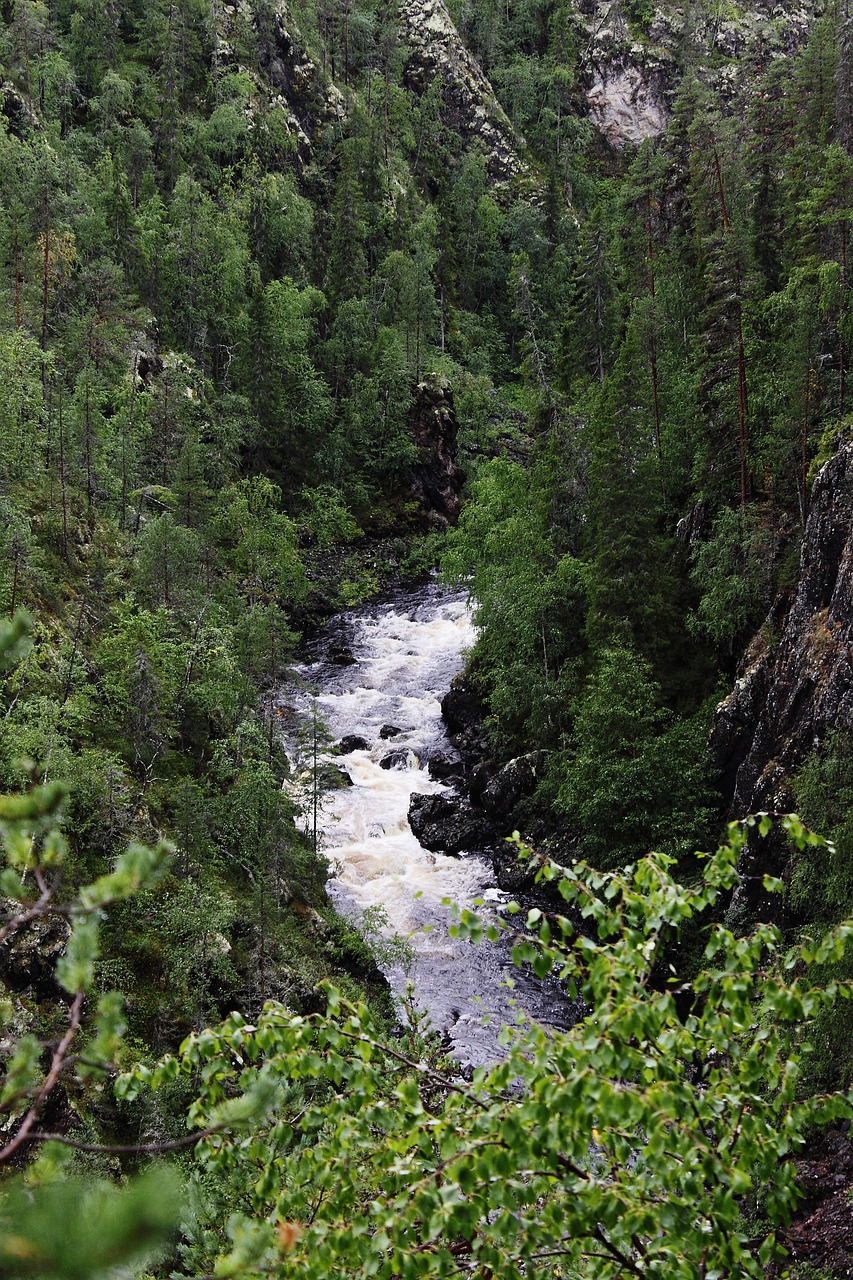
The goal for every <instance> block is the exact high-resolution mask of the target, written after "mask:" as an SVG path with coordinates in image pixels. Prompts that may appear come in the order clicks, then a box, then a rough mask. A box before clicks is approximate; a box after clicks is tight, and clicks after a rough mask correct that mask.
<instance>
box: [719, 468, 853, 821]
mask: <svg viewBox="0 0 853 1280" xmlns="http://www.w3.org/2000/svg"><path fill="white" fill-rule="evenodd" d="M833 729H843V730H853V443H845V444H843V445H842V446H841V447H840V448H839V450H838V452H837V453H836V454H835V456H834V457H833V458H832V459H831V460H830V461H829V462H827V463H826V464H825V466H824V467H823V468H822V470H821V471H820V473H819V474H818V476H817V479H816V480H815V483H814V489H813V492H812V503H811V510H810V514H809V518H808V521H807V524H806V529H805V534H804V537H803V545H802V552H801V557H800V577H799V585H798V586H797V589H796V592H795V593H794V594H793V596H789V597H787V598H780V599H779V600H777V602H776V604H775V605H774V607H773V609H772V611H771V613H770V615H769V617H768V618H767V620H766V622H765V624H764V626H763V627H762V628H761V630H760V631H759V633H758V634H757V635H756V636H755V638H754V639H753V641H752V643H751V644H750V646H749V648H748V649H747V652H746V654H745V655H744V658H743V661H742V663H741V669H740V673H739V677H738V680H737V683H736V685H735V687H734V689H733V691H732V692H731V694H729V696H728V697H727V698H726V699H725V701H724V702H722V703H720V705H719V707H718V708H717V712H716V716H715V719H714V727H713V732H712V745H713V748H714V752H715V755H716V761H717V765H718V767H719V769H720V773H721V776H722V778H723V781H724V786H725V788H726V791H727V794H728V795H729V796H730V798H731V812H732V815H733V816H734V817H740V816H742V815H744V814H747V813H751V812H755V811H756V810H761V809H770V810H776V811H783V810H787V809H789V808H791V807H792V802H793V795H792V790H791V780H792V778H793V777H794V775H795V774H796V772H797V770H798V769H799V768H800V767H801V765H802V764H803V762H804V761H805V759H806V757H807V756H808V755H809V754H810V753H811V752H812V751H814V749H815V747H819V746H820V744H821V743H822V742H823V740H824V739H825V738H826V735H827V734H828V733H829V732H830V731H831V730H833Z"/></svg>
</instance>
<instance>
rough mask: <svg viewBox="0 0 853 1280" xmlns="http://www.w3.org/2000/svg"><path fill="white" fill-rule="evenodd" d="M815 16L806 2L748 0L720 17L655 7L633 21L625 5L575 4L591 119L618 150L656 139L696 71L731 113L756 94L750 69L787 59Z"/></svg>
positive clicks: (610, 1) (611, 0)
mask: <svg viewBox="0 0 853 1280" xmlns="http://www.w3.org/2000/svg"><path fill="white" fill-rule="evenodd" d="M631 7H632V8H633V9H636V8H637V6H631ZM814 16H815V5H814V4H813V3H811V0H804V2H803V0H780V2H779V3H774V2H772V0H751V2H750V3H749V4H747V5H743V6H737V7H735V6H731V7H729V8H728V9H727V10H725V11H723V10H721V9H719V8H717V9H710V8H709V9H702V8H700V7H697V6H695V5H684V6H681V5H672V6H664V5H660V4H657V5H655V4H652V5H649V6H648V14H647V16H646V17H645V19H642V20H639V21H638V20H637V18H636V17H633V18H632V17H630V16H629V14H628V11H627V6H626V5H625V4H624V3H623V0H594V2H593V3H588V2H587V0H578V8H577V10H576V12H575V15H574V22H575V24H576V26H577V29H578V38H579V39H581V40H582V41H583V44H584V48H585V53H584V57H583V66H584V71H585V85H584V94H585V97H586V101H587V106H588V109H589V115H590V118H591V119H592V121H593V122H594V123H595V124H596V125H598V127H599V129H600V130H601V132H602V134H603V135H604V137H605V138H606V139H607V141H608V142H609V143H610V144H611V145H612V146H613V147H615V148H616V149H617V150H621V149H622V148H624V147H625V146H628V145H637V144H638V143H640V142H642V141H643V140H644V139H646V138H656V137H658V136H659V135H660V134H661V133H663V132H664V130H665V129H666V127H667V125H668V123H669V119H670V113H671V108H672V104H673V101H674V99H675V96H676V93H677V92H678V86H679V82H680V79H681V74H682V68H683V67H684V66H690V67H691V68H692V69H693V70H695V69H696V67H697V66H701V68H702V70H701V76H702V79H703V80H704V81H705V82H706V83H707V85H708V87H709V88H710V89H711V90H712V92H713V93H714V95H715V96H716V97H717V98H719V99H720V100H721V101H723V102H724V103H726V104H727V105H728V107H729V109H730V110H731V111H733V112H735V111H737V110H739V107H740V106H741V105H742V104H743V102H744V100H745V99H746V98H747V97H748V95H749V94H750V93H752V92H753V91H754V84H753V80H754V77H753V76H752V75H750V74H749V71H748V70H747V68H749V69H751V70H754V72H755V74H756V75H758V74H760V72H761V69H762V68H763V67H765V66H766V65H767V64H768V63H769V62H771V61H772V60H773V59H774V58H777V57H786V56H789V55H790V54H792V53H793V52H794V51H795V50H796V49H798V48H799V47H800V46H801V45H803V44H804V43H805V42H806V40H807V39H808V37H809V33H810V31H811V26H812V22H813V20H814ZM690 50H695V51H698V57H697V56H696V54H693V55H692V56H691V53H690Z"/></svg>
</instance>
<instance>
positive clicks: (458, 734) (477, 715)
mask: <svg viewBox="0 0 853 1280" xmlns="http://www.w3.org/2000/svg"><path fill="white" fill-rule="evenodd" d="M441 714H442V717H443V719H444V723H445V725H446V726H447V733H448V736H449V738H450V741H451V742H452V743H453V745H454V747H456V749H457V750H458V751H459V752H460V753H461V755H462V756H463V757H467V756H475V757H478V758H480V759H482V758H484V757H487V756H489V755H490V743H489V735H488V731H487V729H486V726H485V706H484V704H483V699H482V696H481V695H480V692H479V690H478V688H477V686H476V683H475V681H474V680H473V678H472V677H471V676H470V675H469V674H468V673H467V672H464V671H463V672H462V674H461V675H458V676H456V677H455V679H454V680H453V681H452V682H451V685H450V688H449V689H448V691H447V693H446V694H445V695H444V697H443V698H442V700H441Z"/></svg>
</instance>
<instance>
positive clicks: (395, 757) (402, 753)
mask: <svg viewBox="0 0 853 1280" xmlns="http://www.w3.org/2000/svg"><path fill="white" fill-rule="evenodd" d="M412 760H415V761H417V757H416V756H415V755H414V753H413V751H412V749H411V747H395V749H394V750H393V751H389V752H388V754H387V756H383V757H382V759H381V760H380V761H379V768H380V769H408V768H409V765H410V762H411V761H412Z"/></svg>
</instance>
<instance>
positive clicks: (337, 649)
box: [327, 645, 358, 667]
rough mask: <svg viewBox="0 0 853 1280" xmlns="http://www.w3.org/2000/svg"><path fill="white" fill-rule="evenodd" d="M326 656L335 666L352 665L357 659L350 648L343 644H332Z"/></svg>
mask: <svg viewBox="0 0 853 1280" xmlns="http://www.w3.org/2000/svg"><path fill="white" fill-rule="evenodd" d="M327 657H328V659H329V662H333V663H334V664H335V666H337V667H352V666H354V665H355V663H356V662H357V661H358V659H357V658H356V657H355V656H354V654H353V651H352V649H347V648H346V646H344V645H334V646H333V647H332V648H331V649H329V650H328V653H327Z"/></svg>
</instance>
